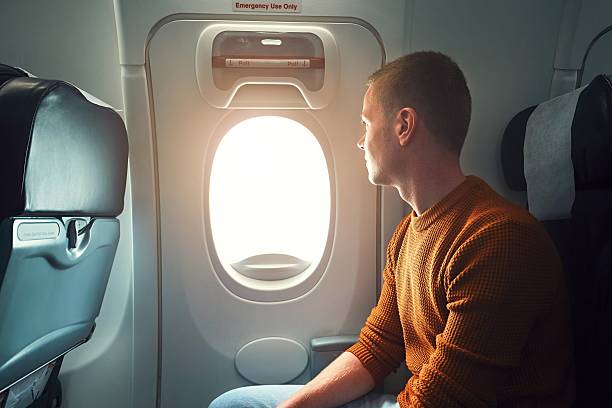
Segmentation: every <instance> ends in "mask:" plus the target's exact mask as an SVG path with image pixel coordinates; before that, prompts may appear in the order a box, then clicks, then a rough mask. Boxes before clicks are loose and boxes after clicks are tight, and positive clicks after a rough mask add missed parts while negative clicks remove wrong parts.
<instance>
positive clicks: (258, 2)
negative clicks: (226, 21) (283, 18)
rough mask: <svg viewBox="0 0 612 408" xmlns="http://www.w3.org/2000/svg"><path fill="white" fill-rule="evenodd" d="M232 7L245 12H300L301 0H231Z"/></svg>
mask: <svg viewBox="0 0 612 408" xmlns="http://www.w3.org/2000/svg"><path fill="white" fill-rule="evenodd" d="M232 8H233V10H234V11H242V12H246V13H253V12H256V13H301V12H302V0H289V1H283V0H268V1H262V0H240V1H237V0H232Z"/></svg>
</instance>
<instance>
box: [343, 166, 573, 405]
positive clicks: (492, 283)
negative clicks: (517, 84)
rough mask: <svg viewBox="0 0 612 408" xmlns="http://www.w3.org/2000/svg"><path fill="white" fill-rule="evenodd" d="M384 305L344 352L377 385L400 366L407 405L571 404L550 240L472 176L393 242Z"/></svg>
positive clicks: (563, 316) (560, 290)
mask: <svg viewBox="0 0 612 408" xmlns="http://www.w3.org/2000/svg"><path fill="white" fill-rule="evenodd" d="M384 278H385V282H384V285H383V289H382V293H381V296H380V299H379V302H378V305H377V306H376V307H375V308H374V309H372V313H371V314H370V316H369V317H368V319H367V321H366V323H365V326H364V327H363V329H362V330H361V333H360V336H359V342H358V343H357V344H355V345H354V346H352V347H351V348H349V350H348V351H350V352H351V353H353V354H354V355H355V356H356V357H357V358H358V359H359V360H360V361H361V362H362V364H363V365H364V366H365V367H366V368H367V370H368V371H369V372H370V374H371V375H372V377H373V378H374V379H375V381H376V382H380V381H381V380H382V379H384V377H385V376H386V375H387V374H389V373H390V372H391V371H392V370H394V369H395V368H397V366H398V365H399V364H400V362H401V361H402V360H403V359H405V361H406V365H407V367H408V369H409V370H410V371H411V372H412V374H413V375H412V377H411V378H410V379H409V381H408V382H407V384H406V388H405V389H404V390H403V391H402V392H401V393H400V394H399V395H398V397H397V400H398V403H399V405H400V407H444V408H451V407H486V406H500V407H566V406H569V405H570V404H571V402H572V401H573V399H574V392H575V390H574V372H573V361H572V357H571V351H570V350H571V335H570V328H569V312H568V300H567V288H566V287H565V283H564V279H563V275H562V270H561V264H560V261H559V258H558V255H557V253H556V250H555V248H554V245H553V244H552V242H551V240H550V238H549V237H548V235H547V234H546V232H545V230H544V229H543V228H542V227H541V226H540V224H539V223H538V222H537V221H536V220H535V219H534V218H533V217H532V216H531V215H529V213H527V212H526V211H525V210H523V209H521V208H520V207H518V206H515V205H513V204H511V203H509V202H508V201H506V200H504V199H503V198H502V197H501V196H499V195H498V194H497V193H495V192H494V191H493V190H492V189H491V188H490V187H489V186H488V185H487V184H486V183H484V182H483V181H482V180H480V179H478V178H476V177H473V176H469V177H467V179H466V181H464V182H463V183H462V184H461V185H459V186H458V187H457V188H456V189H455V190H453V191H452V192H451V193H449V194H448V195H447V196H446V197H445V198H444V199H442V201H440V202H439V203H438V204H436V205H435V206H433V207H432V208H430V209H428V210H427V211H425V212H424V213H423V214H421V215H420V216H418V217H417V216H416V215H415V214H414V213H412V214H410V215H409V216H407V217H406V218H405V219H404V220H403V221H402V222H401V223H400V225H399V226H398V228H397V229H396V231H395V234H394V235H393V238H392V239H391V241H390V242H389V245H388V247H387V265H386V267H385V270H384Z"/></svg>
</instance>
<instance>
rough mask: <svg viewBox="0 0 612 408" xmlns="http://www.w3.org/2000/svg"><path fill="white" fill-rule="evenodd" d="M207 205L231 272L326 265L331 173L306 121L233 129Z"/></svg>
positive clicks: (219, 156) (220, 152)
mask: <svg viewBox="0 0 612 408" xmlns="http://www.w3.org/2000/svg"><path fill="white" fill-rule="evenodd" d="M209 200H210V201H209V204H210V224H211V228H212V236H213V241H214V245H215V247H216V250H217V254H218V256H219V259H220V261H221V262H222V264H224V265H225V266H226V267H227V265H229V264H235V263H237V262H241V261H244V262H247V263H249V262H250V263H252V264H257V263H258V262H259V263H258V265H255V266H254V268H253V270H256V272H255V273H262V274H263V273H264V272H260V271H262V270H265V269H266V268H267V267H268V266H270V264H274V263H275V262H276V263H277V267H278V268H277V269H279V268H280V269H282V268H285V267H287V265H290V264H295V265H298V264H299V265H301V266H302V270H303V269H304V268H303V266H304V265H312V266H316V265H317V264H318V262H319V260H320V259H321V257H322V255H323V251H324V249H325V244H326V240H327V234H328V229H329V222H330V206H331V202H330V201H331V197H330V184H329V173H328V169H327V163H326V161H325V156H324V154H323V150H322V149H321V145H320V144H319V142H318V141H317V139H316V138H315V137H314V135H313V134H312V133H311V132H310V131H309V130H308V129H307V128H306V127H305V126H303V125H301V124H300V123H298V122H296V121H294V120H291V119H288V118H283V117H277V116H261V117H255V118H250V119H247V120H245V121H243V122H241V123H239V124H237V125H235V126H234V127H233V128H232V129H230V131H229V132H228V133H227V134H226V135H225V136H224V137H223V139H222V140H221V142H220V144H219V146H218V148H217V151H216V153H215V157H214V160H213V165H212V170H211V178H210V190H209ZM271 254H272V255H271ZM275 260H276V261H275ZM234 269H236V268H234ZM262 276H263V275H262ZM282 277H283V276H280V277H279V278H282ZM261 279H267V280H271V279H275V278H274V277H262V278H261Z"/></svg>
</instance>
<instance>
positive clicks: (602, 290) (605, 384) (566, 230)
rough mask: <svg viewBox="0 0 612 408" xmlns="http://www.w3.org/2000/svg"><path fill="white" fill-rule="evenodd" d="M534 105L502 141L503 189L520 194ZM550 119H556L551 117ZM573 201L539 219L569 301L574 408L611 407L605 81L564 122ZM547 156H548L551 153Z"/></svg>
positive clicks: (611, 162)
mask: <svg viewBox="0 0 612 408" xmlns="http://www.w3.org/2000/svg"><path fill="white" fill-rule="evenodd" d="M535 109H536V107H535V106H533V107H530V108H528V109H525V110H523V111H522V112H520V113H518V114H517V115H516V116H515V117H514V118H513V119H512V120H511V121H510V123H509V124H508V126H507V128H506V131H505V133H504V137H503V141H502V165H503V170H504V175H505V179H506V182H507V184H508V186H510V187H511V188H512V189H514V190H521V191H527V185H528V183H527V180H526V177H525V171H524V169H525V161H524V154H523V149H524V142H525V134H526V126H527V122H528V121H529V118H530V116H531V115H532V114H533V112H534V110H535ZM551 120H555V119H554V118H551ZM569 134H570V137H571V163H568V165H569V166H572V167H573V174H574V177H573V184H574V188H575V198H574V200H573V204H572V205H571V213H570V214H568V215H567V217H562V218H559V219H548V220H544V221H543V224H544V226H545V227H546V228H547V230H548V232H549V233H550V235H551V236H552V238H553V240H554V241H555V243H556V245H557V247H558V249H559V253H560V255H561V258H562V261H563V264H564V268H565V272H566V275H567V281H568V286H569V290H570V296H571V301H572V304H571V307H572V321H573V326H574V337H575V339H574V342H575V357H576V377H577V402H576V406H577V407H604V406H605V407H612V388H611V387H610V378H612V377H611V375H610V370H612V351H611V349H610V348H611V346H612V83H611V81H610V78H608V77H606V76H603V75H600V76H597V77H596V78H595V79H594V80H593V81H592V82H591V83H590V84H589V85H588V86H587V87H586V88H584V89H583V90H582V91H581V92H580V94H579V97H578V98H577V102H576V104H575V112H574V114H573V119H572V120H571V132H570V133H569ZM551 154H552V153H551Z"/></svg>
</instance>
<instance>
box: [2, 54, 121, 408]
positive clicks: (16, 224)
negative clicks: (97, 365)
mask: <svg viewBox="0 0 612 408" xmlns="http://www.w3.org/2000/svg"><path fill="white" fill-rule="evenodd" d="M89 99H91V98H89ZM127 159H128V143H127V135H126V130H125V126H124V124H123V121H122V119H121V118H120V117H119V115H118V114H117V113H116V112H115V111H114V110H113V109H111V108H109V107H107V106H101V105H100V104H97V103H93V102H90V101H89V100H88V99H86V97H85V96H84V94H83V93H81V91H80V90H78V89H77V88H75V87H74V86H72V85H71V84H68V83H66V82H63V81H57V80H45V79H39V78H34V77H30V76H29V75H28V74H27V73H26V72H25V71H22V70H20V69H16V68H12V67H9V66H6V65H2V64H0V194H1V195H2V199H1V200H0V406H3V407H11V408H21V407H25V406H37V407H38V406H58V405H59V404H60V402H59V401H57V400H56V401H54V402H53V403H51V402H49V405H41V404H39V403H37V402H36V401H40V400H41V398H42V397H43V396H44V395H45V393H46V388H45V384H47V383H48V382H49V378H50V377H52V376H56V375H57V372H58V371H59V365H60V364H61V359H62V357H63V355H64V354H65V353H67V352H68V351H70V350H71V349H73V348H75V347H77V346H78V345H80V344H82V343H84V342H86V341H87V340H88V339H89V337H90V336H91V335H92V333H93V330H94V327H95V319H96V317H97V316H98V313H99V311H100V307H101V305H102V299H103V296H104V292H105V290H106V285H107V282H108V278H109V274H110V270H111V266H112V263H113V259H114V256H115V251H116V249H117V244H118V241H119V221H118V220H117V219H116V217H117V215H119V214H120V213H121V212H122V210H123V199H124V192H125V183H126V174H127ZM56 380H57V379H56ZM49 384H50V382H49ZM37 397H41V398H37ZM60 398H61V395H60Z"/></svg>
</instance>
